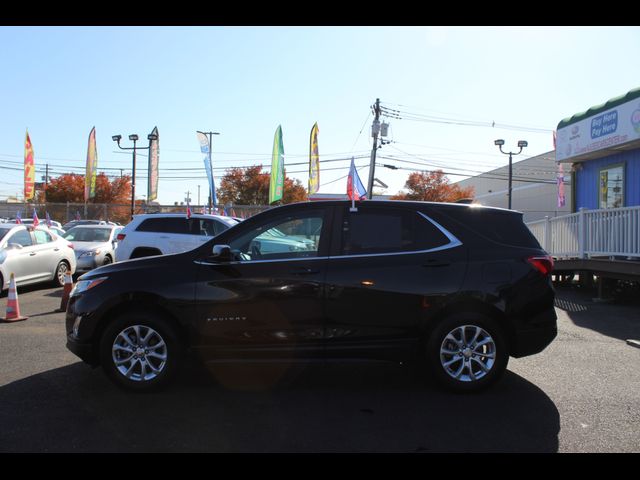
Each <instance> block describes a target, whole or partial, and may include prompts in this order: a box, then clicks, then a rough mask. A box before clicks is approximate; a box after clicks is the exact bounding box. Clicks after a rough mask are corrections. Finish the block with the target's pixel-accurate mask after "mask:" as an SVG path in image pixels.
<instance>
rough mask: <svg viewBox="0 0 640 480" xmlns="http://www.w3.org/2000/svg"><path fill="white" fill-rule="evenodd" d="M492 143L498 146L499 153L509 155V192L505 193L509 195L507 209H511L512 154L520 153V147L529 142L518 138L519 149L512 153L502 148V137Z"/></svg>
mask: <svg viewBox="0 0 640 480" xmlns="http://www.w3.org/2000/svg"><path fill="white" fill-rule="evenodd" d="M493 143H494V144H495V145H497V146H498V147H499V148H500V152H501V153H504V154H505V155H509V193H508V194H507V196H508V197H509V210H511V193H512V188H511V184H512V180H513V156H514V155H519V154H520V153H522V149H523V148H524V147H526V146H528V145H529V144H528V143H527V141H526V140H519V141H518V147H520V150H518V151H517V152H515V153H514V152H505V151H504V150H502V146H503V145H504V140H502V139H498V140H496V141H494V142H493Z"/></svg>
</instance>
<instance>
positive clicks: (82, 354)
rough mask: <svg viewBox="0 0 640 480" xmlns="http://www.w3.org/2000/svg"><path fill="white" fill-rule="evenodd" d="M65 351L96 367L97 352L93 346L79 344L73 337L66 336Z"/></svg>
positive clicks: (97, 361)
mask: <svg viewBox="0 0 640 480" xmlns="http://www.w3.org/2000/svg"><path fill="white" fill-rule="evenodd" d="M67 349H68V350H69V351H71V353H73V354H74V355H76V356H77V357H79V358H80V359H81V360H82V361H83V362H85V363H88V364H89V365H92V366H97V365H98V363H99V360H98V352H96V349H95V347H94V346H93V344H91V343H80V342H79V341H78V339H77V338H75V337H74V336H73V335H67Z"/></svg>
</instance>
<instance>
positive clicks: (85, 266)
mask: <svg viewBox="0 0 640 480" xmlns="http://www.w3.org/2000/svg"><path fill="white" fill-rule="evenodd" d="M96 260H97V259H96V257H95V256H94V255H92V256H88V255H87V256H84V257H76V273H80V272H88V271H89V270H93V269H94V268H97V267H98V265H99V264H98V262H97V261H96Z"/></svg>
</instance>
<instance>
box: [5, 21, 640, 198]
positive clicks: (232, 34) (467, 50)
mask: <svg viewBox="0 0 640 480" xmlns="http://www.w3.org/2000/svg"><path fill="white" fill-rule="evenodd" d="M638 46H640V28H639V27H608V28H604V27H431V28H430V27H106V26H101V27H78V26H77V27H0V111H1V112H2V114H1V115H0V200H1V199H5V198H7V197H8V196H9V195H16V194H17V195H18V196H19V197H21V196H22V172H21V171H19V169H20V168H22V156H23V144H24V137H25V130H26V129H27V128H28V129H29V134H30V137H31V140H32V143H33V147H34V152H35V162H36V168H37V169H38V170H39V172H38V173H37V178H38V179H39V177H40V176H41V175H43V173H40V170H42V171H43V170H44V167H45V164H47V163H48V164H49V165H50V169H51V171H52V173H53V176H56V175H57V174H59V173H62V172H65V171H75V172H82V171H83V169H84V165H85V159H86V149H87V138H88V135H89V131H90V130H91V128H92V127H93V126H95V127H96V132H97V144H98V170H99V171H102V170H103V169H109V170H104V171H105V172H107V173H108V174H110V175H119V174H120V169H123V171H124V173H130V171H131V154H130V153H128V152H122V151H119V150H118V149H117V147H116V145H115V143H114V142H113V141H112V140H111V136H112V135H116V134H121V135H122V136H123V139H124V140H123V142H122V145H123V146H130V145H131V142H129V140H128V139H127V137H128V135H129V134H131V133H137V134H138V135H139V136H140V137H141V138H143V139H146V135H147V134H148V133H149V132H151V130H152V129H153V127H154V126H157V127H158V130H159V133H160V181H159V201H160V202H161V203H165V204H173V202H174V201H182V200H184V197H185V192H186V191H187V190H189V191H191V192H192V194H191V198H192V199H193V201H194V202H195V201H196V200H197V198H196V197H197V191H198V185H200V186H201V192H202V193H201V201H202V202H204V199H205V192H206V190H207V188H208V187H207V181H206V178H205V173H204V165H203V163H202V155H201V154H200V152H199V145H198V142H197V138H196V133H195V132H196V130H212V131H217V132H220V133H221V135H220V136H217V137H214V145H213V164H214V174H215V176H216V179H217V182H219V179H220V177H221V176H222V175H223V173H224V169H225V168H228V167H231V166H248V165H255V164H264V165H265V166H266V168H265V169H266V170H267V171H268V170H269V169H270V162H271V159H270V156H271V148H272V143H273V135H274V132H275V130H276V128H277V126H278V125H281V126H282V130H283V140H284V149H285V166H286V168H287V174H288V175H289V176H291V177H295V178H299V179H300V180H301V181H302V183H303V184H304V185H305V186H306V185H307V174H306V173H305V172H306V170H307V167H306V165H293V164H295V163H304V162H307V161H308V150H309V133H310V130H311V127H312V126H313V124H314V122H318V125H319V128H320V135H319V149H320V159H321V161H323V163H322V164H321V173H320V184H321V188H320V192H324V193H344V192H345V191H346V178H344V177H345V176H346V175H347V173H348V167H349V159H350V157H351V156H352V155H354V156H355V157H356V165H358V166H359V167H362V168H360V176H361V178H362V179H363V182H365V183H366V179H367V176H368V166H367V165H368V162H369V160H368V156H369V154H370V151H371V136H370V127H371V121H372V117H371V115H370V106H371V105H372V104H373V103H374V102H375V100H376V98H380V100H381V102H382V104H383V105H384V106H386V107H387V108H392V109H396V110H400V111H402V112H404V113H403V114H402V116H403V119H392V118H389V119H387V121H388V122H389V123H390V136H389V140H393V143H391V144H390V145H385V146H384V147H383V148H382V149H380V150H378V157H379V160H378V162H379V163H386V164H393V165H395V166H398V167H402V168H406V169H409V170H390V169H385V168H381V167H378V168H377V169H376V177H378V178H380V179H381V180H382V181H383V182H385V183H386V184H388V185H389V188H388V189H387V190H386V193H391V194H393V193H396V192H397V191H399V190H400V189H401V188H402V187H403V185H404V182H405V180H406V178H407V176H408V175H409V173H410V170H411V169H412V168H415V169H435V168H442V169H443V170H444V171H446V172H451V173H458V174H460V175H461V176H453V175H451V176H450V179H451V180H452V181H457V180H461V179H462V178H465V176H469V175H473V174H475V173H477V172H481V171H486V170H489V169H492V168H497V167H499V166H501V165H504V164H505V163H506V162H507V157H506V156H505V155H502V154H500V153H499V151H498V150H497V147H495V145H494V143H493V141H494V140H495V139H496V138H503V139H505V141H506V146H505V147H506V148H507V149H508V148H509V147H512V148H514V149H515V146H516V143H517V141H518V140H521V139H523V140H527V141H528V142H529V147H528V148H527V149H525V151H524V152H523V154H521V155H520V156H519V157H516V158H515V159H516V160H520V159H524V158H528V157H529V156H534V155H538V154H540V153H544V152H547V151H550V150H552V148H553V144H552V134H551V131H552V130H553V129H555V127H556V125H557V124H558V122H559V121H560V120H562V119H563V118H565V117H568V116H571V115H573V114H575V113H578V112H582V111H584V110H586V109H587V108H589V107H591V106H593V105H597V104H600V103H603V102H605V101H606V100H608V99H610V98H612V97H615V96H618V95H621V94H624V93H626V92H628V91H629V90H631V89H633V88H636V87H638V86H640V63H639V62H637V61H636V60H634V58H635V56H634V52H635V51H636V50H637V49H638ZM410 118H414V119H417V120H419V121H416V120H410ZM443 119H444V120H445V121H447V122H448V123H442V122H443ZM433 120H436V121H435V122H434V121H433ZM461 120H462V122H460V121H461ZM470 121H472V122H477V124H476V125H473V126H471V125H468V123H469V122H470ZM492 122H495V123H496V127H491V126H489V125H491V123H492ZM460 123H464V125H460ZM501 125H502V126H507V127H509V128H500V126H501ZM515 127H518V128H515ZM140 143H141V144H143V145H144V144H146V140H144V141H142V142H140ZM141 153H142V154H144V152H141ZM383 157H387V158H383ZM340 159H343V160H340ZM138 160H139V162H138V169H139V171H138V175H137V189H136V191H137V193H138V194H139V197H140V198H143V197H142V195H143V194H145V193H146V183H147V179H146V170H144V168H145V167H146V158H144V157H142V156H139V158H138ZM327 160H335V161H327ZM409 162H414V163H409ZM16 168H17V169H18V170H15V169H16ZM330 169H331V170H330ZM296 172H300V173H296ZM198 177H199V178H198ZM553 178H554V177H553V175H550V179H553Z"/></svg>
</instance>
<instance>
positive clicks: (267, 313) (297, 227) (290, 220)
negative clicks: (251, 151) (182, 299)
mask: <svg viewBox="0 0 640 480" xmlns="http://www.w3.org/2000/svg"><path fill="white" fill-rule="evenodd" d="M269 213H273V215H271V214H263V215H260V216H259V217H256V218H254V219H252V220H251V221H247V222H246V223H243V224H242V226H241V227H240V226H238V227H237V228H234V229H232V230H229V231H227V232H223V233H222V234H221V235H220V236H219V237H217V239H218V241H217V242H216V243H225V244H228V245H229V246H230V247H231V250H232V252H233V255H234V256H233V259H232V260H231V261H226V262H219V261H216V260H215V259H212V258H207V257H205V258H202V259H200V260H199V263H200V268H199V272H198V281H197V289H196V290H197V291H196V298H197V302H198V319H197V322H196V330H197V332H196V334H197V339H196V342H195V343H197V344H199V346H200V347H201V350H202V351H207V352H208V354H209V355H213V356H214V357H215V358H225V357H238V356H240V357H247V358H264V357H269V358H291V357H305V358H308V357H317V356H321V355H322V346H323V321H324V313H323V300H324V288H323V286H324V278H325V274H326V266H327V259H328V257H327V252H328V248H329V235H328V234H327V233H328V232H329V229H330V228H331V210H330V209H329V210H327V209H326V208H325V207H317V206H313V205H310V206H306V205H305V206H297V207H296V208H295V209H287V210H286V211H285V212H282V213H278V212H277V211H274V212H269ZM273 228H277V229H278V230H279V231H282V232H284V234H285V235H286V236H289V237H291V238H293V237H295V238H298V237H299V236H303V237H304V238H307V239H308V240H309V242H308V243H307V244H305V245H304V248H301V247H300V242H298V241H297V240H291V241H290V242H289V243H288V244H286V241H285V242H282V241H281V242H280V244H279V245H280V247H281V248H280V249H279V250H278V251H274V250H273V248H268V249H266V250H265V252H266V251H268V252H269V253H262V251H261V248H262V247H263V246H264V245H265V244H264V242H268V241H269V238H268V235H266V234H265V233H266V232H268V231H269V230H270V229H273ZM285 240H286V239H285ZM283 245H284V247H283Z"/></svg>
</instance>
